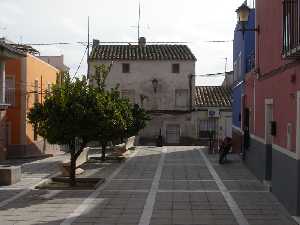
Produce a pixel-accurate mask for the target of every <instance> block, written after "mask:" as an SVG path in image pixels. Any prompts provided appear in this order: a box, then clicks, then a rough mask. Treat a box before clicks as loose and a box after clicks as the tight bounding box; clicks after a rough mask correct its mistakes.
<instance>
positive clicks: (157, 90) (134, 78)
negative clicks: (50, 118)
mask: <svg viewBox="0 0 300 225" xmlns="http://www.w3.org/2000/svg"><path fill="white" fill-rule="evenodd" d="M195 63H196V58H195V56H194V55H193V53H192V52H191V50H190V49H189V48H188V46H186V45H148V44H146V40H145V38H141V39H140V40H139V44H138V45H130V44H129V45H100V44H99V42H98V41H94V44H93V49H92V52H91V54H90V56H89V74H90V75H91V76H90V82H91V83H93V80H92V75H93V74H95V67H96V66H97V65H101V64H106V65H109V64H112V67H111V71H110V74H109V75H108V77H107V80H106V87H107V88H108V89H110V88H113V87H115V86H116V85H120V86H119V90H120V92H121V94H122V95H123V96H126V97H128V98H129V99H130V101H131V102H132V103H135V104H139V105H140V106H142V107H143V108H144V109H146V110H147V111H149V112H150V113H151V118H152V120H151V121H150V122H149V125H148V126H147V127H146V128H145V129H144V130H143V131H141V132H140V135H139V142H140V144H150V143H151V144H153V143H155V140H156V138H157V136H158V135H159V134H160V133H161V135H162V136H163V140H164V143H165V144H170V145H171V144H191V143H194V142H195V141H196V140H197V139H198V136H197V135H198V134H197V126H198V125H197V123H196V120H197V119H196V117H197V116H196V115H197V113H192V110H193V101H192V96H193V93H194V88H195V82H194V79H195V76H193V75H194V74H195Z"/></svg>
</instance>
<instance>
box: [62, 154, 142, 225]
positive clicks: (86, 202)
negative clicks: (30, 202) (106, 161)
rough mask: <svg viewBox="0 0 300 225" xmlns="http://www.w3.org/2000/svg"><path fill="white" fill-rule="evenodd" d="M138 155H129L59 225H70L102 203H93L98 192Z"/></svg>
mask: <svg viewBox="0 0 300 225" xmlns="http://www.w3.org/2000/svg"><path fill="white" fill-rule="evenodd" d="M137 153H138V151H136V152H135V153H133V154H132V155H130V158H129V159H128V160H127V161H126V162H125V163H124V164H123V165H121V166H120V167H119V168H118V169H116V170H115V171H114V172H113V174H112V175H111V176H109V177H108V178H107V179H106V182H105V183H104V184H103V185H101V186H100V187H99V188H97V189H96V190H95V191H94V192H92V194H90V196H89V197H88V198H87V199H86V200H84V201H83V203H82V204H81V205H80V206H78V207H77V208H76V209H75V210H74V211H73V213H72V214H70V215H69V216H68V217H67V218H66V219H65V220H64V221H63V222H62V223H61V225H71V224H72V223H73V222H74V221H75V220H76V219H77V218H78V217H79V216H80V215H81V214H82V213H84V212H85V211H87V210H89V209H90V208H91V207H92V206H95V203H98V204H99V203H101V202H102V201H103V199H100V201H97V202H96V201H95V200H96V199H97V196H98V195H99V194H100V192H101V191H102V190H104V189H105V188H106V187H107V186H108V185H109V184H110V182H111V181H112V180H113V179H114V177H116V176H117V175H118V174H119V173H120V171H121V170H122V169H123V168H124V167H125V166H126V164H127V163H129V162H130V160H131V159H132V158H133V157H134V156H135V155H136V154H137Z"/></svg>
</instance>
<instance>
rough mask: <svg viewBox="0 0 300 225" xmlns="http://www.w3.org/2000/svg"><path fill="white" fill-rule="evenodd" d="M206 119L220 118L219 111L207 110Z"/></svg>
mask: <svg viewBox="0 0 300 225" xmlns="http://www.w3.org/2000/svg"><path fill="white" fill-rule="evenodd" d="M208 117H220V110H219V109H209V110H208Z"/></svg>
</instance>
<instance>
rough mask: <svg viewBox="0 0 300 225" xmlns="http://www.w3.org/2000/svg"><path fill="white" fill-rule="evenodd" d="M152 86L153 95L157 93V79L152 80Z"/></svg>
mask: <svg viewBox="0 0 300 225" xmlns="http://www.w3.org/2000/svg"><path fill="white" fill-rule="evenodd" d="M152 86H153V91H154V93H156V92H157V88H158V80H157V79H155V78H154V79H153V80H152Z"/></svg>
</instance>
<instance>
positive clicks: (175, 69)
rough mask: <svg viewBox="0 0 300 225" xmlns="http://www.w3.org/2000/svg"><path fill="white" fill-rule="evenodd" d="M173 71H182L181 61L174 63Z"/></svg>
mask: <svg viewBox="0 0 300 225" xmlns="http://www.w3.org/2000/svg"><path fill="white" fill-rule="evenodd" d="M172 73H180V64H179V63H174V64H172Z"/></svg>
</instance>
